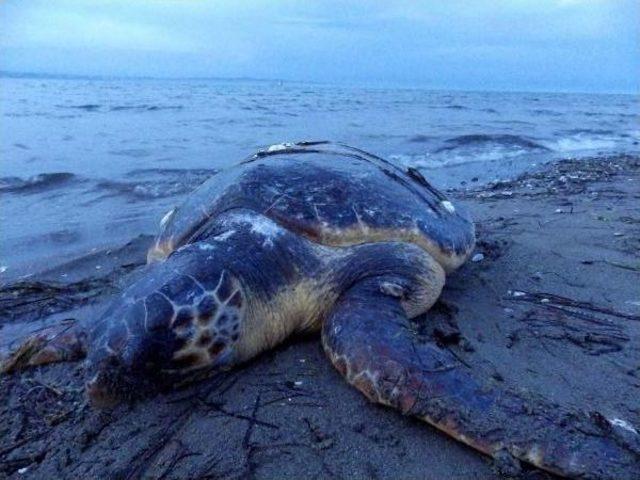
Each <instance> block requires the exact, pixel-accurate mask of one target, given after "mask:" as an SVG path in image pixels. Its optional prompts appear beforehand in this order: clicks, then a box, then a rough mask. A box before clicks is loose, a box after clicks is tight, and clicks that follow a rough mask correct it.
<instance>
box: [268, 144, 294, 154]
mask: <svg viewBox="0 0 640 480" xmlns="http://www.w3.org/2000/svg"><path fill="white" fill-rule="evenodd" d="M291 146H292V144H291V143H276V144H275V145H269V146H268V147H267V152H281V151H283V150H286V149H287V148H290V147H291Z"/></svg>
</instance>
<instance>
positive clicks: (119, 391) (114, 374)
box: [85, 355, 144, 409]
mask: <svg viewBox="0 0 640 480" xmlns="http://www.w3.org/2000/svg"><path fill="white" fill-rule="evenodd" d="M95 367H97V368H95V369H94V370H93V372H95V373H94V374H93V376H92V377H91V379H90V380H89V381H88V382H87V383H86V384H85V393H86V395H87V399H88V400H89V404H90V405H91V406H92V407H95V408H97V409H109V408H113V407H115V406H116V405H118V404H119V403H121V402H122V401H123V400H125V399H134V398H136V397H137V396H138V394H139V393H140V392H142V391H143V390H144V388H143V387H144V386H143V385H142V382H136V381H135V377H134V376H133V375H131V374H130V372H128V370H127V368H126V367H125V365H124V364H123V362H122V359H121V358H120V357H117V356H116V355H109V356H107V357H106V358H104V359H102V360H101V361H100V362H99V363H97V364H96V365H95Z"/></svg>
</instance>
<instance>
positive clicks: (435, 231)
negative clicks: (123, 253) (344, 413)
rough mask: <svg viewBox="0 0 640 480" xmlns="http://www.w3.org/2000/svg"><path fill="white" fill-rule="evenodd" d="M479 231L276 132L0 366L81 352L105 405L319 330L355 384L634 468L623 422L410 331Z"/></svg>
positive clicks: (479, 430) (394, 172) (625, 474)
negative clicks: (109, 285) (74, 321)
mask: <svg viewBox="0 0 640 480" xmlns="http://www.w3.org/2000/svg"><path fill="white" fill-rule="evenodd" d="M474 243H475V235H474V225H473V223H472V221H471V219H470V218H469V216H468V215H467V213H465V211H464V210H463V209H462V208H461V207H459V206H454V205H453V204H452V203H451V201H449V200H448V199H447V198H446V197H445V196H444V195H443V194H442V193H441V192H439V191H438V190H437V189H435V188H434V187H433V186H432V185H431V184H430V183H429V182H428V181H427V180H426V179H425V178H424V177H423V176H422V175H421V174H420V173H419V172H418V171H417V170H414V169H411V168H409V169H403V168H400V167H399V166H397V165H395V164H393V163H390V162H388V161H386V160H384V159H382V158H380V157H377V156H375V155H372V154H369V153H366V152H364V151H362V150H359V149H356V148H353V147H349V146H346V145H342V144H335V143H330V142H299V143H294V144H281V145H274V146H271V147H269V148H268V149H266V150H263V151H260V152H258V153H256V154H255V155H253V156H251V157H249V158H247V159H246V160H244V161H243V162H240V163H239V164H237V165H235V166H232V167H230V168H227V169H225V170H223V171H221V172H219V173H218V174H216V175H214V176H213V177H211V178H210V179H209V180H208V181H206V182H205V183H204V184H203V185H201V186H200V187H199V188H198V189H197V190H196V191H195V192H194V193H193V194H192V195H191V196H189V197H188V198H187V199H186V201H185V202H184V203H183V204H182V205H181V206H180V207H178V208H176V209H173V210H172V211H171V212H169V213H168V214H167V215H166V216H165V217H164V218H163V220H162V222H161V232H160V234H159V235H158V237H157V239H156V241H155V243H154V245H153V247H152V248H151V250H150V251H149V254H148V263H149V264H148V266H147V267H145V271H144V272H143V273H142V274H141V275H140V276H139V277H138V279H137V280H136V281H135V282H134V283H133V284H132V285H131V286H130V287H128V288H127V289H126V290H125V291H124V292H123V293H122V295H120V296H119V297H118V298H117V299H116V300H115V301H114V302H113V304H112V305H111V306H110V307H109V308H108V309H107V310H106V312H105V313H104V315H103V316H102V317H101V318H100V319H98V320H96V321H95V322H93V323H92V324H80V325H77V326H75V327H73V328H71V329H69V330H65V331H62V327H60V328H58V329H57V330H56V329H55V328H54V329H52V330H50V331H47V332H44V333H40V334H38V335H36V336H34V337H32V338H30V339H28V340H27V341H26V342H25V343H24V344H23V345H22V346H21V347H20V348H18V349H17V350H16V351H15V352H14V353H13V354H12V355H11V356H9V357H8V358H7V359H5V361H4V363H3V369H4V370H5V371H11V370H16V369H18V368H20V367H24V366H26V365H36V364H42V363H47V362H52V361H60V360H71V359H76V358H79V357H82V356H83V355H84V354H85V353H86V355H87V359H88V362H87V370H88V381H87V384H86V391H87V395H88V397H89V399H90V401H91V402H92V403H93V404H94V405H96V406H98V407H100V406H102V407H105V406H110V405H113V404H114V403H116V402H117V401H119V400H121V399H122V398H127V397H130V396H131V395H132V393H133V392H135V393H136V395H137V394H140V392H146V391H150V390H157V389H158V388H168V387H173V386H175V385H177V384H182V383H185V382H187V381H192V380H194V379H196V378H200V377H203V376H206V375H211V374H212V373H213V372H216V371H218V370H221V369H228V368H230V367H233V366H235V365H238V364H240V363H242V362H245V361H247V360H249V359H251V358H252V357H254V356H256V355H257V354H259V353H260V352H262V351H265V350H267V349H270V348H271V347H273V346H275V345H277V344H278V343H280V342H282V341H283V340H284V339H285V338H287V337H289V336H290V335H292V334H295V333H300V332H311V331H321V332H322V335H321V337H322V345H323V347H324V350H325V351H326V353H327V355H328V357H329V359H330V360H331V362H332V363H333V365H334V366H335V367H336V368H337V370H338V371H339V372H340V373H341V374H342V375H343V376H344V377H345V378H346V380H347V381H348V382H349V383H350V384H352V385H353V386H355V387H356V388H357V389H358V390H360V391H361V392H362V393H363V394H364V395H366V397H367V398H369V399H370V400H372V401H374V402H379V403H382V404H384V405H388V406H391V407H394V408H396V409H398V410H400V411H401V412H402V413H404V414H407V415H413V416H416V417H418V418H420V419H423V420H425V421H426V422H428V423H430V424H432V425H434V426H435V427H437V428H439V429H440V430H443V431H444V432H446V433H447V434H449V435H451V436H452V437H454V438H456V439H457V440H459V441H461V442H464V443H465V444H467V445H470V446H472V447H474V448H476V449H477V450H480V451H481V452H484V453H486V454H488V455H491V456H493V457H496V458H498V459H501V460H503V461H504V460H505V459H507V460H508V461H515V460H514V458H517V459H520V460H523V461H526V462H529V463H531V464H533V465H536V466H538V467H540V468H543V469H546V470H549V471H552V472H556V473H559V474H562V475H567V476H573V477H579V478H631V477H632V476H633V473H632V472H635V473H636V474H638V473H639V472H640V463H639V460H638V456H637V454H638V448H637V432H634V429H633V427H630V426H628V425H625V424H624V422H622V421H618V422H617V421H616V420H615V419H614V420H609V419H606V418H604V417H602V416H600V417H594V416H593V415H592V416H591V417H590V416H588V415H581V414H579V413H576V412H573V411H570V410H569V409H564V408H561V407H559V406H558V405H555V404H553V403H551V402H548V401H545V400H544V399H541V398H539V397H538V396H536V395H533V394H530V393H526V392H521V391H516V390H514V389H509V388H507V387H505V386H504V384H499V383H496V382H494V381H492V380H491V379H489V378H484V377H483V376H482V374H480V373H479V372H477V371H475V370H473V369H471V368H469V367H468V366H467V365H465V364H464V363H462V362H461V361H459V360H458V359H457V358H456V357H455V356H454V355H453V354H452V353H451V352H450V351H449V350H448V349H446V348H441V347H440V346H438V345H437V343H435V342H434V341H431V340H430V339H429V338H425V335H424V334H422V333H420V328H419V327H420V323H421V322H424V321H428V320H425V316H424V315H422V314H424V313H425V312H427V311H428V310H429V308H430V307H431V306H432V305H433V304H434V302H435V301H436V300H437V298H438V296H439V295H440V292H441V290H442V288H443V285H444V282H445V275H446V274H447V273H449V272H452V271H454V270H455V269H456V268H457V267H459V266H460V265H462V264H463V263H464V261H465V260H466V259H467V258H468V256H469V254H470V253H471V252H472V250H473V248H474ZM634 442H635V443H634ZM634 445H635V446H634Z"/></svg>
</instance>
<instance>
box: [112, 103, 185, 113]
mask: <svg viewBox="0 0 640 480" xmlns="http://www.w3.org/2000/svg"><path fill="white" fill-rule="evenodd" d="M183 108H184V107H183V106H182V105H145V104H143V105H115V106H113V107H109V111H111V112H121V111H127V110H129V111H136V112H157V111H160V110H182V109H183Z"/></svg>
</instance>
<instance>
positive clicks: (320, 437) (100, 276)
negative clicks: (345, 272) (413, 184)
mask: <svg viewBox="0 0 640 480" xmlns="http://www.w3.org/2000/svg"><path fill="white" fill-rule="evenodd" d="M639 181H640V157H638V156H630V155H615V156H606V157H598V158H590V159H579V160H575V159H567V160H563V161H559V162H553V163H548V164H545V165H541V166H538V167H537V168H536V169H534V170H533V171H531V172H528V173H524V174H522V175H519V176H517V177H516V178H514V179H513V180H506V181H500V182H495V183H490V184H487V185H484V186H469V185H468V184H467V185H466V186H465V188H456V189H449V190H448V195H450V196H451V197H452V199H453V200H454V201H458V202H461V203H463V204H464V205H465V206H466V207H467V208H468V209H469V210H470V211H471V214H472V216H473V218H474V219H475V221H476V225H477V230H478V244H477V248H476V255H475V256H474V260H476V261H469V262H468V263H467V264H466V265H465V266H463V267H462V268H461V269H460V270H459V271H458V272H456V273H454V274H453V275H452V276H451V277H450V278H449V279H448V280H447V284H446V286H445V290H444V292H443V295H442V297H441V299H440V300H439V301H438V303H437V304H436V306H435V307H434V309H433V310H432V311H431V312H429V313H427V314H426V317H427V318H428V320H429V322H431V323H430V325H432V328H433V336H434V337H435V338H439V339H440V340H441V341H442V342H444V343H445V344H446V345H448V346H449V347H450V348H451V349H452V350H453V351H455V353H456V354H457V355H459V356H460V357H461V358H462V359H463V360H464V361H465V362H467V363H469V364H470V365H473V366H474V368H478V369H481V370H483V371H485V372H486V373H487V375H489V376H492V377H493V378H494V379H495V380H496V381H498V382H505V383H507V384H509V385H511V386H516V387H520V388H527V389H529V390H531V391H535V392H538V393H540V394H542V395H544V396H546V397H548V398H551V399H552V400H553V401H555V402H558V403H568V404H571V405H572V406H575V407H576V408H581V409H585V410H589V411H594V412H598V413H600V414H602V415H604V416H606V417H607V418H610V417H611V416H615V418H620V419H624V421H626V422H628V423H629V424H630V425H635V426H636V428H638V427H639V426H640V408H638V406H637V399H636V396H637V395H634V393H635V392H637V391H638V389H639V388H640V368H638V365H640V347H638V345H640V296H639V295H638V292H637V287H634V286H637V284H638V280H639V279H640V187H639V183H638V182H639ZM150 242H151V237H149V236H140V237H137V238H135V239H133V240H132V241H131V242H129V243H127V244H126V245H123V246H120V247H114V248H111V249H108V250H100V251H97V252H95V253H92V254H89V255H86V256H83V257H80V258H78V259H75V260H72V261H70V262H67V263H65V264H63V265H60V266H57V267H55V268H53V269H50V270H48V271H45V272H41V273H39V274H35V275H33V276H31V277H29V278H28V279H25V280H24V281H19V282H16V283H13V284H5V285H3V286H0V318H2V321H1V323H0V332H2V335H1V337H2V342H1V344H0V355H2V354H4V352H6V350H7V348H8V347H9V344H10V342H11V340H12V339H15V338H19V337H21V336H23V335H25V334H26V333H27V332H28V331H32V330H34V329H37V328H41V327H42V326H44V325H48V324H50V323H52V322H57V321H61V320H63V319H68V318H75V319H81V318H85V317H92V316H95V315H97V314H99V312H100V310H101V308H104V304H105V302H106V301H107V299H108V298H109V296H110V295H112V294H114V293H115V292H117V291H118V290H119V288H121V287H122V285H124V284H126V283H127V282H128V281H130V279H131V276H135V275H136V273H137V272H138V271H139V267H140V266H141V265H142V264H143V263H144V254H145V252H146V247H147V246H148V244H149V243H150ZM97 266H100V268H96V267H97ZM299 382H302V383H299ZM0 385H1V390H0V391H1V392H2V393H1V395H2V397H3V405H4V406H3V407H2V409H0V418H1V421H2V425H3V427H2V437H3V439H4V441H3V442H2V444H3V448H2V449H0V478H5V477H6V478H40V477H57V476H73V477H81V476H109V477H116V478H136V477H138V476H147V477H149V478H160V477H162V478H179V477H185V476H189V477H199V478H211V477H213V478H245V477H247V476H253V477H255V478H274V477H283V476H288V475H292V476H293V475H295V476H297V477H302V478H307V477H333V478H372V477H373V478H396V477H398V476H399V475H400V476H402V477H405V478H424V476H425V475H431V476H433V478H451V477H454V478H455V477H460V478H477V479H490V478H499V477H500V475H499V472H498V470H499V468H500V467H499V466H496V465H493V463H492V461H491V460H490V459H488V458H487V457H484V456H482V455H480V454H478V453H476V452H475V451H473V450H471V449H469V448H467V447H465V446H463V445H461V444H459V443H457V442H455V441H453V440H451V439H449V438H448V437H446V436H444V435H443V434H440V433H439V432H437V431H436V430H434V429H433V428H431V427H429V426H428V425H426V424H424V423H421V422H419V421H417V420H415V419H411V418H405V417H402V416H401V415H400V414H399V413H397V412H395V411H392V410H389V409H387V408H384V407H380V406H377V405H372V404H370V403H368V402H367V401H366V399H365V398H364V397H363V396H362V395H360V394H359V393H358V392H357V391H355V390H354V389H352V388H351V387H349V386H348V385H347V384H346V382H344V381H343V380H342V378H341V377H340V376H339V374H338V373H337V372H335V371H334V370H333V368H332V367H331V365H330V363H329V362H328V360H327V359H325V358H324V356H323V353H322V352H321V348H320V344H319V341H318V339H316V338H305V339H302V340H291V341H289V342H287V343H286V344H285V345H283V346H282V347H279V348H277V349H276V350H274V351H273V352H268V353H266V354H264V355H261V356H260V357H259V358H257V359H256V360H254V361H252V362H251V363H249V364H248V365H246V366H245V367H243V368H239V369H237V370H234V371H233V372H230V373H229V374H225V375H221V376H219V377H216V378H214V379H211V380H207V381H205V382H203V383H201V384H197V385H194V386H192V387H189V388H186V389H184V390H180V391H176V392H172V393H170V394H166V395H159V396H158V397H156V398H154V399H150V400H148V401H144V402H140V403H139V404H136V405H133V406H121V407H119V408H118V409H117V410H115V411H114V412H111V413H106V412H94V411H91V410H90V409H89V408H88V407H87V406H86V403H85V402H84V399H83V397H82V392H81V385H82V367H81V365H80V364H59V365H52V366H47V367H43V368H38V369H32V370H29V371H27V372H24V373H23V374H21V375H10V376H3V377H0ZM634 391H635V392H634ZM527 472H529V467H526V466H523V467H522V476H523V478H524V476H525V475H528V474H527ZM529 473H531V472H529ZM531 474H532V473H531ZM535 475H537V476H536V477H535V478H553V477H552V476H551V475H548V474H544V473H540V474H537V473H536V474H535ZM527 478H531V477H529V476H527Z"/></svg>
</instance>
